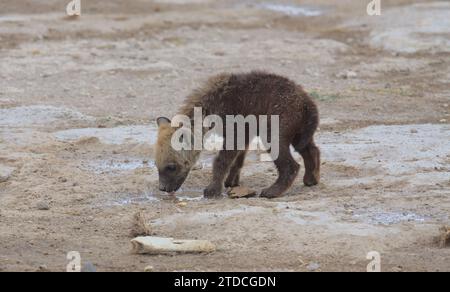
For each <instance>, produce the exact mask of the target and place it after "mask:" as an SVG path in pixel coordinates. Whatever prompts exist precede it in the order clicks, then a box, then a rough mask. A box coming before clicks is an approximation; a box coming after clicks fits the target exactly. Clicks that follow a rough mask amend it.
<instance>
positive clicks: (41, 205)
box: [36, 202, 50, 211]
mask: <svg viewBox="0 0 450 292" xmlns="http://www.w3.org/2000/svg"><path fill="white" fill-rule="evenodd" d="M36 208H37V209H38V210H41V211H48V210H50V205H49V204H48V203H47V202H39V203H37V204H36Z"/></svg>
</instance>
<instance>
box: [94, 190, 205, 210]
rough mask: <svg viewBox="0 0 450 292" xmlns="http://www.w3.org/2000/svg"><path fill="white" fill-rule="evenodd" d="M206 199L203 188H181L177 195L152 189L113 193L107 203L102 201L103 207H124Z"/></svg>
mask: <svg viewBox="0 0 450 292" xmlns="http://www.w3.org/2000/svg"><path fill="white" fill-rule="evenodd" d="M202 200H206V199H205V198H204V197H203V191H202V190H193V189H181V190H179V191H178V192H177V194H176V195H173V196H171V195H168V194H163V193H161V192H157V191H155V192H153V191H151V190H149V191H145V192H140V193H135V194H123V193H121V194H113V195H111V196H110V198H108V201H107V202H106V203H101V206H102V207H108V206H116V207H124V206H128V205H146V204H154V203H158V202H162V201H173V202H174V203H179V202H199V201H202Z"/></svg>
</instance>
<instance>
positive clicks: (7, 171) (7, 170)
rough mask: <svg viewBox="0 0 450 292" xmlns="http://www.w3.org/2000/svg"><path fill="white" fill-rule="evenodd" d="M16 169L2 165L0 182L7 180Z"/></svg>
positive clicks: (0, 166) (0, 167)
mask: <svg viewBox="0 0 450 292" xmlns="http://www.w3.org/2000/svg"><path fill="white" fill-rule="evenodd" d="M15 170H16V169H15V168H13V167H9V166H2V165H0V183H3V182H7V181H8V180H9V179H10V178H11V176H12V175H13V173H14V171H15Z"/></svg>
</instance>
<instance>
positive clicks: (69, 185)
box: [0, 0, 450, 271]
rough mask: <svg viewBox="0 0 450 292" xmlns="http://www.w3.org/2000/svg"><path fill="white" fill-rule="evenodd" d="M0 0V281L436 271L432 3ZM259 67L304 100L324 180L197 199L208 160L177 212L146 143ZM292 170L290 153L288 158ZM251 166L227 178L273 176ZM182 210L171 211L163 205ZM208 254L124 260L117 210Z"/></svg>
mask: <svg viewBox="0 0 450 292" xmlns="http://www.w3.org/2000/svg"><path fill="white" fill-rule="evenodd" d="M66 2H67V3H68V2H69V1H68V0H67V1H63V0H46V1H25V0H14V1H13V0H2V1H1V3H0V271H40V270H41V271H65V269H66V265H67V264H68V261H67V260H66V254H67V253H68V252H69V251H79V252H80V254H81V257H82V263H83V265H84V264H86V263H91V264H92V265H93V266H95V267H96V269H97V270H98V271H143V270H144V267H146V266H148V265H151V266H153V267H154V270H155V271H366V266H367V264H368V263H369V261H368V260H367V259H366V255H367V253H369V252H370V251H378V252H379V253H380V254H381V265H382V270H383V271H450V249H449V248H448V247H447V248H445V247H444V248H442V247H440V246H439V243H438V242H437V241H436V238H437V237H438V236H439V228H440V227H442V226H444V225H450V218H449V211H450V124H449V123H450V122H449V121H450V107H449V104H450V90H449V89H450V18H449V17H448V16H449V15H450V3H449V2H448V1H443V2H432V1H409V0H398V1H394V0H389V1H388V0H382V1H381V2H382V15H381V16H372V17H370V16H368V15H367V14H366V4H367V3H368V2H369V1H359V0H340V1H330V0H328V1H326V0H319V1H312V0H311V1H300V0H290V1H270V0H267V1H250V0H245V1H242V0H241V1H234V0H227V1H214V0H209V1H208V0H190V1H189V0H170V1H156V0H154V1H150V0H135V1H119V0H110V1H82V9H83V10H82V16H81V17H80V18H78V19H68V18H67V17H65V14H64V13H65V6H66V4H67V3H66ZM252 69H264V70H267V71H272V72H275V73H279V74H282V75H285V76H287V77H289V78H291V79H293V80H295V81H296V82H298V83H299V84H302V85H303V86H304V87H305V89H306V90H307V91H308V92H309V93H310V94H311V95H312V96H313V97H314V98H315V99H316V100H317V102H318V104H319V107H320V111H321V127H320V131H319V132H318V134H317V141H318V145H319V146H320V148H321V149H322V152H323V165H322V182H321V183H320V185H318V186H316V187H312V188H305V187H304V186H303V185H302V181H301V176H299V178H298V180H297V183H296V184H295V185H294V186H293V188H292V189H291V190H290V191H289V192H288V194H287V195H286V196H285V197H283V198H280V199H275V200H266V199H261V198H252V199H239V200H231V199H228V198H224V199H222V200H205V199H202V197H201V194H202V189H203V187H205V186H206V185H207V182H208V177H209V176H210V174H211V155H210V154H206V155H204V157H203V158H202V162H201V166H202V167H199V169H197V170H195V171H193V172H192V174H191V175H190V176H189V178H188V181H187V182H186V184H185V186H184V187H183V189H182V190H181V191H179V192H178V193H177V197H178V199H177V200H175V199H174V198H169V197H168V196H167V195H165V194H162V193H160V192H159V191H158V177H157V172H156V170H155V167H154V164H153V162H152V161H153V160H152V144H153V143H154V141H155V135H156V129H155V126H154V120H155V118H157V117H158V116H162V115H164V116H171V115H173V114H175V113H176V111H177V107H178V106H179V104H180V103H181V101H182V100H183V98H184V97H185V96H186V95H187V94H188V93H189V92H190V91H191V90H192V89H194V88H195V87H197V86H198V85H199V84H200V83H201V82H202V81H203V80H205V79H206V78H207V77H208V76H210V75H213V74H216V73H220V72H223V71H226V72H235V71H236V72H244V71H250V70H252ZM297 159H298V161H299V162H301V159H300V158H299V157H297ZM275 176H276V170H275V169H274V167H273V164H272V163H270V162H259V161H258V159H257V153H254V154H252V157H250V158H249V159H248V161H247V163H246V166H245V168H244V174H243V180H242V182H243V184H244V185H245V186H248V187H251V188H253V189H257V190H260V189H262V188H264V187H266V186H268V185H269V184H271V183H272V182H273V181H274V180H275ZM180 201H184V202H186V204H179V202H180ZM138 211H143V212H144V213H145V214H146V215H147V216H148V220H149V222H148V223H149V224H150V225H151V227H152V230H153V233H154V234H155V235H157V236H164V237H174V238H180V239H207V240H211V241H212V242H214V243H215V244H216V245H217V247H218V250H217V251H216V252H214V253H211V254H207V255H204V254H203V255H161V256H142V255H132V254H131V252H130V251H131V244H130V240H131V237H130V230H131V225H132V224H131V222H132V218H133V215H134V214H135V213H136V212H138Z"/></svg>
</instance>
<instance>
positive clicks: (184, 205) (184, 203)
mask: <svg viewBox="0 0 450 292" xmlns="http://www.w3.org/2000/svg"><path fill="white" fill-rule="evenodd" d="M187 205H188V203H187V202H179V203H177V206H178V207H186V206H187Z"/></svg>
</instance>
